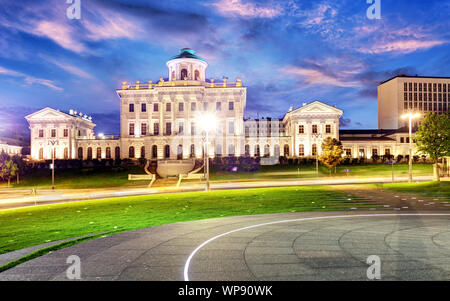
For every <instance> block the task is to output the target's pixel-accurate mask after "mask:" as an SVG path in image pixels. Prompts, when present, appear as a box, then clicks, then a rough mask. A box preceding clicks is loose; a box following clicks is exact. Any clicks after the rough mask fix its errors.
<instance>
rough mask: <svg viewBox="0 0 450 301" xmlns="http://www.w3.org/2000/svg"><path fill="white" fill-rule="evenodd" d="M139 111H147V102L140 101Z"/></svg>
mask: <svg viewBox="0 0 450 301" xmlns="http://www.w3.org/2000/svg"><path fill="white" fill-rule="evenodd" d="M141 112H147V104H145V103H141Z"/></svg>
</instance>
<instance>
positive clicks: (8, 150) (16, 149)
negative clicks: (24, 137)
mask: <svg viewBox="0 0 450 301" xmlns="http://www.w3.org/2000/svg"><path fill="white" fill-rule="evenodd" d="M2 152H3V153H5V154H8V155H9V156H15V155H18V156H21V155H22V147H21V146H17V145H11V144H9V143H6V142H5V141H1V140H0V153H2Z"/></svg>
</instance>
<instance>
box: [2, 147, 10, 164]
mask: <svg viewBox="0 0 450 301" xmlns="http://www.w3.org/2000/svg"><path fill="white" fill-rule="evenodd" d="M9 159H11V157H10V156H9V155H8V154H7V153H5V152H4V151H3V150H2V152H1V153H0V164H1V163H5V162H6V161H8V160H9Z"/></svg>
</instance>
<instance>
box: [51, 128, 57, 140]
mask: <svg viewBox="0 0 450 301" xmlns="http://www.w3.org/2000/svg"><path fill="white" fill-rule="evenodd" d="M55 137H56V130H55V129H52V138H55Z"/></svg>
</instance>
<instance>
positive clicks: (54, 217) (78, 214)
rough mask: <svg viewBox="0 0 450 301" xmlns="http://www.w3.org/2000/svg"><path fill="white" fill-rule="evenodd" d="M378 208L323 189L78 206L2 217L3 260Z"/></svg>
mask: <svg viewBox="0 0 450 301" xmlns="http://www.w3.org/2000/svg"><path fill="white" fill-rule="evenodd" d="M367 206H369V207H370V208H375V207H376V208H379V206H378V205H376V204H375V203H374V202H373V201H370V200H362V199H359V198H356V197H352V196H348V195H347V194H346V193H343V192H336V191H332V190H330V188H329V187H324V186H322V187H321V186H314V187H308V186H301V187H278V188H260V189H246V190H228V191H212V192H208V193H207V192H189V193H176V194H165V195H151V196H140V197H122V198H112V199H103V200H95V201H80V202H72V203H62V204H53V205H43V206H36V207H26V208H18V209H12V210H5V211H0V254H1V253H6V252H10V251H14V250H17V249H21V248H25V247H29V246H33V245H37V244H42V243H45V242H49V241H54V240H59V239H64V238H70V237H76V236H81V235H87V234H91V233H99V232H106V231H129V230H133V229H139V228H144V227H151V226H156V225H162V224H168V223H174V222H179V221H190V220H198V219H206V218H213V217H222V216H235V215H248V214H263V213H277V212H296V211H330V210H348V209H350V208H354V207H357V208H358V209H364V208H367Z"/></svg>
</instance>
